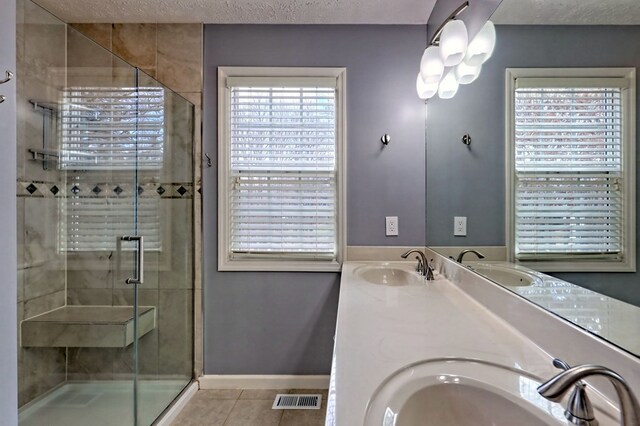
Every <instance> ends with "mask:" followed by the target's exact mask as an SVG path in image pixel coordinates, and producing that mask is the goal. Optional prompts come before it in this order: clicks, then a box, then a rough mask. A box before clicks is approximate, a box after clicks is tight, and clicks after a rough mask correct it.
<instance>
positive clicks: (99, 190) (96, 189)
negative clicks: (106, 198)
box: [91, 185, 102, 195]
mask: <svg viewBox="0 0 640 426" xmlns="http://www.w3.org/2000/svg"><path fill="white" fill-rule="evenodd" d="M91 192H93V193H94V194H96V195H98V194H99V193H101V192H102V189H100V187H99V186H98V185H96V186H94V187H93V189H92V190H91Z"/></svg>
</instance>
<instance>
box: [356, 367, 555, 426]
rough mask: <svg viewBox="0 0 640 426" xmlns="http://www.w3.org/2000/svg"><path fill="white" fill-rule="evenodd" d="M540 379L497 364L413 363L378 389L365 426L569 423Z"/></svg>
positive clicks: (498, 425) (503, 425) (507, 425)
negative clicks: (545, 392) (545, 395)
mask: <svg viewBox="0 0 640 426" xmlns="http://www.w3.org/2000/svg"><path fill="white" fill-rule="evenodd" d="M539 384H540V381H539V379H537V378H535V377H533V376H531V375H530V374H528V373H526V372H523V371H520V370H517V369H512V368H509V367H503V366H499V365H497V364H492V363H486V362H483V361H475V360H467V359H461V358H458V359H437V360H430V361H425V362H422V363H417V364H414V365H411V366H408V367H406V368H404V369H402V370H400V371H398V372H396V373H394V374H393V375H391V376H390V377H388V378H387V379H386V380H385V381H384V382H383V383H382V385H381V386H379V387H378V389H377V390H376V392H375V393H374V395H373V397H372V398H371V400H370V402H369V405H368V407H367V413H366V417H365V423H364V424H365V425H382V426H414V425H420V426H449V425H452V426H453V425H474V426H485V425H486V426H489V425H491V426H513V425H519V426H545V425H561V424H562V425H566V424H567V422H566V420H565V418H564V409H563V408H562V406H561V405H560V404H555V403H553V402H550V401H547V400H546V399H544V398H543V397H542V396H540V395H539V394H538V392H537V390H536V388H537V387H538V386H539Z"/></svg>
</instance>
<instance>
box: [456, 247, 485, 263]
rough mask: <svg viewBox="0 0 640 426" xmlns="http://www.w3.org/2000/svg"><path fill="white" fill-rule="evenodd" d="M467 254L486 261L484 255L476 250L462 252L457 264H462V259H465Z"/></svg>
mask: <svg viewBox="0 0 640 426" xmlns="http://www.w3.org/2000/svg"><path fill="white" fill-rule="evenodd" d="M467 253H473V254H475V255H476V256H478V259H484V254H482V253H480V252H479V251H476V250H462V251H461V252H460V254H459V255H458V258H457V259H456V262H458V263H462V258H463V257H464V255H465V254H467Z"/></svg>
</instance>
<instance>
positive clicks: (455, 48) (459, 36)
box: [440, 21, 469, 67]
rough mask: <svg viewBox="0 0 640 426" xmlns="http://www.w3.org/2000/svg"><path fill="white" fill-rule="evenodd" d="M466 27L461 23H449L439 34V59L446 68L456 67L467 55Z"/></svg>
mask: <svg viewBox="0 0 640 426" xmlns="http://www.w3.org/2000/svg"><path fill="white" fill-rule="evenodd" d="M468 42H469V39H468V34H467V27H466V26H465V25H464V22H462V21H449V22H447V24H446V25H445V26H444V28H443V29H442V34H440V58H441V59H442V62H443V63H444V65H445V66H446V67H452V66H455V65H458V64H459V63H460V62H462V60H463V59H464V55H465V54H466V53H467V43H468Z"/></svg>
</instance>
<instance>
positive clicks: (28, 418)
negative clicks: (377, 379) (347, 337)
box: [16, 0, 194, 425]
mask: <svg viewBox="0 0 640 426" xmlns="http://www.w3.org/2000/svg"><path fill="white" fill-rule="evenodd" d="M17 5H18V37H17V39H18V65H17V73H16V77H17V83H18V182H17V191H18V194H17V195H18V234H19V242H18V244H19V247H18V252H19V262H18V279H19V283H18V285H19V287H18V290H19V291H18V293H19V294H18V315H19V321H20V326H19V327H20V330H19V335H20V341H19V344H18V351H19V405H20V424H21V425H32V424H38V425H41V424H47V425H58V424H60V425H62V424H64V425H76V424H77V425H80V424H87V422H88V419H91V420H90V422H91V424H93V425H102V424H104V425H114V424H117V425H150V424H152V423H153V421H155V420H156V418H157V417H158V416H159V415H160V414H161V413H162V412H163V411H164V410H165V409H166V408H167V407H168V405H169V404H170V403H171V402H172V400H173V399H175V397H176V396H177V395H178V394H179V393H180V392H181V391H182V390H183V389H184V388H185V387H186V386H187V385H188V383H189V382H190V381H191V378H192V371H193V364H192V361H193V329H192V328H193V248H192V247H193V220H192V217H193V215H192V208H193V184H192V183H193V167H192V152H193V132H194V128H193V126H194V125H193V117H194V110H193V105H192V104H191V103H189V102H188V101H186V100H184V99H183V98H181V97H180V96H178V95H176V94H175V93H173V92H172V91H171V90H169V89H167V88H166V87H164V86H162V85H161V84H160V83H158V82H157V81H155V80H154V79H153V78H151V77H149V76H148V75H146V74H144V73H143V72H141V71H139V70H138V69H136V68H134V67H132V66H130V65H129V64H127V63H125V62H124V61H122V60H121V59H119V58H117V57H116V56H114V55H112V54H111V53H110V52H108V51H107V50H105V49H103V48H102V47H99V46H98V45H97V44H95V43H93V42H92V41H90V40H89V39H87V38H85V37H84V36H83V35H81V34H80V33H79V32H77V31H75V30H74V29H72V28H71V27H69V26H67V25H65V24H64V23H63V22H61V21H59V20H58V19H57V18H55V17H53V16H52V15H50V14H49V13H48V12H46V11H45V10H43V9H41V8H40V7H39V6H37V5H35V4H34V3H32V2H30V1H29V0H19V1H18V4H17ZM123 236H133V237H138V236H142V237H143V241H144V244H143V245H144V251H143V256H141V257H139V256H138V247H140V246H139V245H138V244H139V243H138V242H137V241H135V239H134V241H130V239H123V238H122V237H123ZM139 261H142V263H141V264H140V263H139ZM141 275H143V280H142V283H141V284H130V283H127V282H126V280H127V279H131V278H134V279H135V278H138V277H141Z"/></svg>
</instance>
